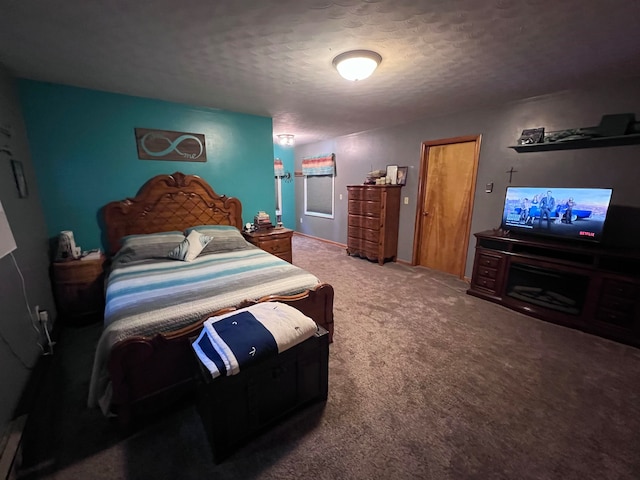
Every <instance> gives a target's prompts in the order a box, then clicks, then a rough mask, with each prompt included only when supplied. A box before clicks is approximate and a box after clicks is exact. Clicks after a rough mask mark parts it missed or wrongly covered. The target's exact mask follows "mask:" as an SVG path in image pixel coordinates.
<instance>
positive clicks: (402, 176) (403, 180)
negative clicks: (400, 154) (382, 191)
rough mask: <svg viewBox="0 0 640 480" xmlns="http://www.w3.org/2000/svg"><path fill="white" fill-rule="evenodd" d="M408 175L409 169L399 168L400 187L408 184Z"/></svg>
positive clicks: (398, 179)
mask: <svg viewBox="0 0 640 480" xmlns="http://www.w3.org/2000/svg"><path fill="white" fill-rule="evenodd" d="M407 173H409V167H398V174H397V175H396V182H397V184H398V185H406V184H407Z"/></svg>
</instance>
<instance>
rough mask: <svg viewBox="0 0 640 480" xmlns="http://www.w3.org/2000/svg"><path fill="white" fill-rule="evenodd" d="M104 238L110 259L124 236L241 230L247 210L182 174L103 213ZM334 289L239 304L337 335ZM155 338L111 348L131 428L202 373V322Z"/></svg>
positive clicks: (122, 412) (113, 373) (118, 400)
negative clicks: (197, 343)
mask: <svg viewBox="0 0 640 480" xmlns="http://www.w3.org/2000/svg"><path fill="white" fill-rule="evenodd" d="M103 218H104V233H105V234H106V239H105V240H106V243H107V245H108V248H109V253H110V254H111V255H113V254H115V253H116V252H117V251H118V249H119V248H120V239H121V238H122V237H124V236H125V235H132V234H143V233H155V232H163V231H171V230H179V231H184V230H185V229H186V228H189V227H192V226H196V225H233V226H235V227H237V228H238V229H240V230H241V229H242V225H243V221H242V205H241V203H240V201H239V200H238V199H237V198H230V197H226V196H224V195H218V194H216V193H215V192H214V191H213V189H212V188H211V187H210V186H209V185H208V184H207V182H205V181H204V180H203V179H202V178H200V177H198V176H196V175H185V174H182V173H180V172H176V173H174V174H173V175H158V176H155V177H153V178H151V179H150V180H149V181H147V182H146V183H145V184H144V185H143V186H142V188H141V189H140V191H139V192H138V194H137V195H136V196H135V197H134V198H127V199H125V200H122V201H116V202H111V203H109V204H107V205H106V206H105V207H104V209H103ZM333 295H334V293H333V287H332V286H331V285H329V284H326V283H325V284H320V285H319V286H318V287H316V288H315V289H313V290H308V291H305V292H303V293H300V294H297V295H293V296H277V295H270V296H267V297H263V298H260V299H247V300H246V301H245V302H243V303H242V304H241V305H236V306H235V307H230V308H227V309H224V310H220V311H218V312H212V314H213V313H216V314H221V313H224V312H228V311H231V310H234V309H235V308H241V307H244V306H247V305H249V304H251V303H257V302H264V301H280V302H284V303H287V304H289V305H292V306H294V307H295V308H297V309H298V310H300V311H302V312H303V313H304V314H305V315H307V316H309V317H311V318H312V319H313V320H315V322H316V323H318V324H319V325H321V326H322V327H324V328H325V329H326V330H327V331H328V332H329V340H330V341H331V340H332V337H333ZM209 316H210V315H207V316H206V317H205V318H202V319H200V320H199V321H196V322H194V323H193V324H191V325H188V326H186V327H184V328H181V329H180V330H176V331H171V332H164V333H161V334H157V335H155V336H153V337H142V336H137V337H132V338H128V339H126V340H122V341H120V342H118V343H117V344H116V345H114V346H113V348H112V350H111V354H110V357H109V362H108V368H109V376H110V378H111V382H112V389H113V396H112V402H111V405H112V407H111V408H112V410H113V411H114V412H115V413H117V414H118V417H119V422H120V423H121V424H123V425H128V424H129V423H130V421H131V420H132V418H133V417H135V416H136V415H138V414H139V413H141V412H145V413H148V412H152V411H153V412H155V411H158V409H162V408H165V407H166V406H168V405H169V404H171V403H173V402H175V401H176V400H177V399H178V398H183V397H184V396H185V395H186V394H189V393H192V392H193V391H194V387H195V382H194V378H195V375H196V373H197V372H198V369H197V365H196V363H195V361H196V360H195V356H194V354H193V351H192V348H191V342H190V339H193V337H194V336H196V335H197V334H198V333H199V332H200V329H201V328H202V324H203V322H204V321H205V320H206V319H207V318H208V317H209Z"/></svg>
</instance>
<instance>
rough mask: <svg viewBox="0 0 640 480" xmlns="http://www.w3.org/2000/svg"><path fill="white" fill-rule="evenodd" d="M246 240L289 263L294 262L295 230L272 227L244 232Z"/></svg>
mask: <svg viewBox="0 0 640 480" xmlns="http://www.w3.org/2000/svg"><path fill="white" fill-rule="evenodd" d="M242 235H244V238H245V240H247V242H249V243H252V244H253V245H255V246H256V247H258V248H261V249H262V250H264V251H265V252H269V253H271V254H273V255H276V256H277V257H280V258H281V259H283V260H286V261H287V262H289V263H292V261H293V260H292V254H291V237H292V236H293V230H289V229H288V228H271V229H269V230H258V231H257V232H242Z"/></svg>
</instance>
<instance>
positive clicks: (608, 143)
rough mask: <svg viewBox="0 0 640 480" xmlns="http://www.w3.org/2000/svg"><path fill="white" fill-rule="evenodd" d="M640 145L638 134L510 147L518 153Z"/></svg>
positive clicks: (639, 135)
mask: <svg viewBox="0 0 640 480" xmlns="http://www.w3.org/2000/svg"><path fill="white" fill-rule="evenodd" d="M638 144H640V133H632V134H629V135H619V136H616V137H599V138H584V139H580V140H567V141H566V142H547V143H532V144H530V145H510V146H509V148H512V149H514V150H515V151H516V152H518V153H526V152H548V151H551V150H575V149H579V148H596V147H616V146H621V145H638Z"/></svg>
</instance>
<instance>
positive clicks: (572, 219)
mask: <svg viewBox="0 0 640 480" xmlns="http://www.w3.org/2000/svg"><path fill="white" fill-rule="evenodd" d="M611 193H612V190H611V189H610V188H550V187H507V193H506V195H505V200H504V210H503V213H502V225H501V227H502V229H503V230H511V231H513V232H521V233H531V234H535V235H546V236H553V237H561V238H566V239H571V240H586V241H590V242H599V241H601V240H602V230H603V228H604V223H605V220H606V218H607V210H608V209H609V202H610V200H611Z"/></svg>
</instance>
